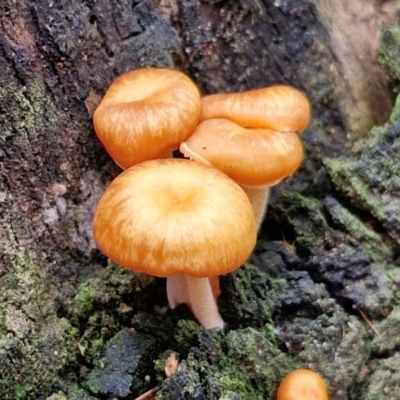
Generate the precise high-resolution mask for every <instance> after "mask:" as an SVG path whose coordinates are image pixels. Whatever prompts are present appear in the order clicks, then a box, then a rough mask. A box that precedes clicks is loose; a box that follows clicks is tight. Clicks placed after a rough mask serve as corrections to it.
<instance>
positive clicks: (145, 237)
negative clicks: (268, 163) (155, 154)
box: [93, 158, 257, 277]
mask: <svg viewBox="0 0 400 400" xmlns="http://www.w3.org/2000/svg"><path fill="white" fill-rule="evenodd" d="M93 233H94V238H95V240H96V242H97V244H98V246H99V248H100V249H101V250H102V251H103V252H104V253H105V254H106V255H107V256H108V257H109V258H111V259H112V260H113V261H115V262H116V263H117V264H119V265H121V266H123V267H126V268H130V269H133V270H135V271H139V272H144V273H147V274H150V275H155V276H160V277H166V276H171V275H174V274H178V273H186V274H189V275H192V276H195V277H209V276H216V275H220V274H224V273H228V272H231V271H233V270H235V269H237V268H238V267H239V266H240V265H241V264H243V263H244V262H245V261H246V259H247V258H248V257H249V255H250V254H251V252H252V250H253V248H254V246H255V243H256V235H257V227H256V222H255V217H254V213H253V210H252V207H251V204H250V202H249V200H248V198H247V196H246V194H245V193H244V191H243V190H242V189H241V188H240V187H239V186H238V185H237V184H236V183H235V182H234V181H232V180H231V179H229V178H228V177H227V176H226V175H225V174H223V173H222V172H220V171H218V170H216V169H214V168H212V167H209V166H206V165H202V164H199V163H196V162H192V161H188V160H183V159H173V158H170V159H162V160H152V161H146V162H143V163H140V164H137V165H135V166H133V167H131V168H129V169H127V170H125V171H124V172H123V173H122V174H121V175H119V176H118V177H117V178H116V179H115V180H114V181H113V182H112V183H111V184H110V186H109V187H108V188H107V189H106V191H105V193H104V194H103V196H102V197H101V199H100V201H99V204H98V206H97V209H96V213H95V217H94V222H93Z"/></svg>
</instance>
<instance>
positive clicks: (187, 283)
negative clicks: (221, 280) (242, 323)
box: [167, 274, 225, 329]
mask: <svg viewBox="0 0 400 400" xmlns="http://www.w3.org/2000/svg"><path fill="white" fill-rule="evenodd" d="M218 290H219V289H218ZM167 296H168V302H169V305H170V307H171V308H175V307H176V306H177V305H178V304H182V303H185V304H186V305H187V306H188V307H189V308H190V310H191V311H192V313H193V315H194V316H195V317H196V318H197V320H198V321H199V322H200V324H201V325H203V326H204V328H206V329H212V328H220V329H223V328H224V326H225V322H224V320H223V319H222V317H221V315H220V313H219V311H218V305H217V302H216V289H215V279H209V278H195V277H193V276H190V275H187V274H177V275H173V276H169V277H168V278H167Z"/></svg>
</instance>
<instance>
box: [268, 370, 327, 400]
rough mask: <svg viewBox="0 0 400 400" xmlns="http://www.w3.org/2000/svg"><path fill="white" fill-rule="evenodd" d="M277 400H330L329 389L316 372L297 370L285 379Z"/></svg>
mask: <svg viewBox="0 0 400 400" xmlns="http://www.w3.org/2000/svg"><path fill="white" fill-rule="evenodd" d="M276 400H329V395H328V388H327V386H326V383H325V381H324V380H323V379H322V378H321V376H320V375H319V374H317V373H316V372H314V371H311V370H309V369H296V370H294V371H292V372H290V373H289V374H287V375H286V376H285V377H284V378H283V380H282V382H281V383H280V385H279V388H278V392H277V395H276Z"/></svg>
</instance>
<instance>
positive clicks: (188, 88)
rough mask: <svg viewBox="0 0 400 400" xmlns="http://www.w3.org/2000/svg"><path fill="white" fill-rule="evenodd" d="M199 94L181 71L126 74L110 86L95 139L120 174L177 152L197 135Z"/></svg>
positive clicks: (96, 117) (95, 119) (100, 109)
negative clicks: (138, 164)
mask: <svg viewBox="0 0 400 400" xmlns="http://www.w3.org/2000/svg"><path fill="white" fill-rule="evenodd" d="M199 116H200V93H199V91H198V89H197V87H196V85H195V84H194V83H193V82H192V81H191V80H190V79H189V78H188V77H187V76H186V75H184V74H183V73H181V72H179V71H174V70H169V69H162V68H148V69H139V70H136V71H131V72H127V73H126V74H124V75H121V76H120V77H119V78H117V79H116V80H115V82H114V83H113V84H112V85H111V86H110V88H109V89H108V91H107V93H106V94H105V96H104V98H103V99H102V101H101V103H100V105H99V107H98V108H97V109H96V111H95V113H94V115H93V124H94V129H95V131H96V134H97V136H98V137H99V139H100V141H101V142H102V143H103V145H104V147H105V148H106V150H107V151H108V153H109V154H110V156H111V157H112V158H113V159H114V161H115V162H116V163H117V164H118V165H120V166H121V167H122V168H128V167H130V166H132V165H134V164H137V163H139V162H141V161H145V160H151V159H156V158H159V157H162V155H163V154H164V153H165V152H166V151H168V150H174V149H177V148H178V147H179V144H180V143H181V142H182V141H183V140H185V139H186V138H187V137H188V136H189V135H190V134H191V133H192V132H193V130H194V129H195V127H196V125H197V123H198V120H199Z"/></svg>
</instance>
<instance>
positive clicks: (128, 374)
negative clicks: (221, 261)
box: [0, 0, 400, 400]
mask: <svg viewBox="0 0 400 400" xmlns="http://www.w3.org/2000/svg"><path fill="white" fill-rule="evenodd" d="M333 3H334V5H333ZM348 3H349V2H346V1H337V2H329V1H317V0H315V1H314V2H312V1H311V0H309V1H303V0H284V1H272V0H271V1H270V0H240V1H228V0H190V1H183V0H141V1H140V0H130V1H129V0H121V1H117V0H85V1H77V0H69V1H67V0H40V1H39V0H36V1H29V0H20V1H14V0H2V1H1V2H0V126H1V130H0V398H1V399H4V400H24V399H27V400H29V399H39V400H42V399H48V400H65V399H73V400H84V399H85V400H96V399H97V400H105V399H136V398H137V397H138V396H140V395H141V394H143V393H144V392H146V391H148V390H150V389H152V388H155V387H159V388H160V389H159V391H158V393H157V395H156V398H157V399H173V400H179V399H198V400H200V399H210V400H214V399H215V400H216V399H224V400H228V399H229V400H233V399H235V400H236V399H242V400H255V399H260V400H272V399H274V398H275V392H276V388H277V385H278V383H279V381H280V379H281V378H282V377H283V376H284V375H285V374H286V373H287V372H288V371H290V370H292V369H293V368H296V367H305V368H312V369H315V370H317V371H318V372H320V373H321V374H322V375H323V376H324V377H325V379H326V381H327V383H328V385H329V387H330V391H331V398H332V400H346V399H347V400H360V399H363V400H364V399H365V400H368V399H374V400H380V399H385V400H398V398H399V397H398V396H399V393H400V383H399V382H400V378H399V376H400V368H399V365H400V361H399V360H400V356H399V354H400V353H399V352H400V339H399V338H400V332H399V331H400V328H399V327H400V324H399V321H400V296H399V288H400V259H399V255H400V200H399V199H400V189H399V188H400V178H399V177H400V164H399V154H400V103H398V104H396V105H395V106H394V108H393V105H394V100H395V93H396V92H398V81H399V79H400V69H399V68H400V67H399V65H400V54H399V48H400V34H399V26H398V25H396V12H397V11H398V8H399V5H398V2H397V1H385V2H381V1H372V0H369V1H355V2H351V6H350V5H348ZM381 39H382V40H381ZM380 40H381V41H380ZM379 43H381V44H380V45H379ZM376 59H378V60H379V62H380V65H379V64H378V63H377V61H376ZM146 66H159V67H171V68H178V69H180V70H182V71H183V72H186V73H187V74H189V75H190V76H191V77H192V78H193V79H194V80H195V81H196V83H197V84H198V86H199V88H200V90H201V91H202V93H204V94H206V93H214V92H230V91H240V90H246V89H251V88H256V87H261V86H265V85H270V84H274V83H285V84H290V85H294V86H296V87H298V88H300V89H301V90H303V91H304V92H305V93H306V94H307V95H308V96H309V97H310V99H311V102H312V105H313V122H312V124H311V126H310V127H309V129H308V130H307V132H305V133H304V134H303V139H304V145H305V149H306V158H305V160H304V162H303V165H302V168H301V169H300V171H299V172H298V173H297V174H296V175H295V176H293V177H292V178H290V179H288V180H287V181H286V182H284V183H282V184H281V185H280V186H279V187H277V188H276V189H274V191H273V196H272V200H271V203H270V206H269V211H268V215H267V218H266V220H265V222H264V224H263V226H262V229H261V232H260V239H259V243H258V245H257V248H256V249H255V252H254V254H253V255H252V256H251V258H250V260H249V262H248V263H247V264H246V265H245V266H243V267H242V268H241V269H240V270H238V271H236V272H235V273H233V274H231V275H228V276H223V277H221V287H222V295H221V298H220V301H219V303H220V309H221V313H222V315H223V317H224V319H225V320H226V322H227V323H228V329H227V331H226V332H224V333H222V332H218V331H209V332H207V331H205V330H203V329H201V328H200V327H199V325H198V324H197V323H196V322H195V321H194V320H193V319H192V317H191V315H190V313H189V312H188V310H187V309H186V308H185V307H178V308H177V309H176V310H174V312H171V311H170V310H169V309H168V308H167V300H166V294H165V281H164V280H161V279H153V278H151V277H148V276H144V275H137V274H134V273H132V272H130V271H127V270H124V269H122V268H119V267H118V266H116V265H113V264H112V263H111V262H109V261H108V260H107V259H106V258H105V257H104V256H103V255H101V253H100V252H99V251H98V250H97V249H96V246H95V244H94V241H93V238H92V232H91V220H92V216H93V211H94V208H95V205H96V203H97V201H98V199H99V197H100V195H101V193H102V191H103V190H104V188H105V186H106V185H107V184H108V183H109V182H110V180H111V179H112V178H113V177H114V176H116V175H117V174H118V173H119V168H118V167H117V166H115V165H114V164H113V162H112V161H111V160H110V158H109V157H108V155H107V154H106V153H105V151H104V149H103V148H102V146H101V144H100V143H99V141H98V140H97V139H96V137H95V134H94V131H93V128H92V121H91V115H92V113H93V110H94V109H95V107H96V104H98V101H99V99H100V98H101V96H102V95H103V94H104V92H105V90H106V89H107V87H108V85H109V84H110V83H111V82H112V81H113V79H114V78H115V77H117V76H118V75H120V74H121V73H123V72H125V71H128V70H131V69H135V68H139V67H146ZM392 108H393V109H392ZM389 116H390V118H389ZM374 126H375V127H374ZM255 161H256V162H257V160H255ZM171 355H173V356H171ZM171 357H173V359H177V360H178V369H177V371H176V372H175V373H174V374H172V375H170V374H166V372H165V365H166V363H167V362H168V360H170V359H171ZM167 375H170V376H167Z"/></svg>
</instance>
